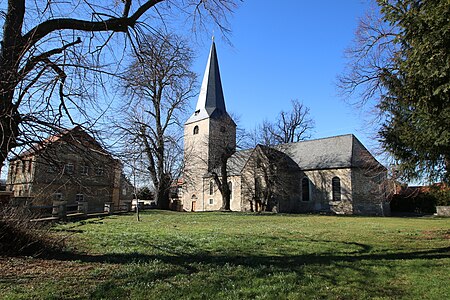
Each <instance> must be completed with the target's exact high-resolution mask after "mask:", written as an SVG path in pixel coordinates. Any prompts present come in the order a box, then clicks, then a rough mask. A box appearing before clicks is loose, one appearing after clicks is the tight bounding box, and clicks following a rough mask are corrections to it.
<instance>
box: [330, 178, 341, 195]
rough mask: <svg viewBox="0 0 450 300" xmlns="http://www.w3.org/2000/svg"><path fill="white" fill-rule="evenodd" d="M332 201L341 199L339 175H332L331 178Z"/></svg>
mask: <svg viewBox="0 0 450 300" xmlns="http://www.w3.org/2000/svg"><path fill="white" fill-rule="evenodd" d="M331 185H332V191H333V201H341V180H340V179H339V177H337V176H336V177H333V179H332V180H331Z"/></svg>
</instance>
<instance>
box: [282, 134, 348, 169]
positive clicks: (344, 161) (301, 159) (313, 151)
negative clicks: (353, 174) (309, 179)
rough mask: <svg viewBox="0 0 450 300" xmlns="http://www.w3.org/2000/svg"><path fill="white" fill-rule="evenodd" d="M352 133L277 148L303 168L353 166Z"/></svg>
mask: <svg viewBox="0 0 450 300" xmlns="http://www.w3.org/2000/svg"><path fill="white" fill-rule="evenodd" d="M355 140H356V138H355V137H354V136H353V135H352V134H348V135H341V136H334V137H329V138H322V139H317V140H309V141H301V142H297V143H290V144H282V145H279V146H276V147H275V148H276V149H278V150H280V151H281V152H283V153H285V154H287V155H288V156H289V157H291V158H292V159H293V160H294V161H295V162H296V163H297V164H298V166H299V167H300V168H301V169H302V170H316V169H331V168H348V167H352V166H353V144H354V142H355Z"/></svg>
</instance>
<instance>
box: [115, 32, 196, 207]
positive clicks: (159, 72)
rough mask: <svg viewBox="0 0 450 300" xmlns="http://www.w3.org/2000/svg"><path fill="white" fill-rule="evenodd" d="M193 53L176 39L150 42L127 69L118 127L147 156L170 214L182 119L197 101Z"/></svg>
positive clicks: (148, 38) (158, 38)
mask: <svg viewBox="0 0 450 300" xmlns="http://www.w3.org/2000/svg"><path fill="white" fill-rule="evenodd" d="M192 60H193V52H192V50H191V49H190V47H189V46H188V44H187V42H186V41H185V40H183V39H182V38H181V37H179V36H177V35H175V34H157V35H150V36H146V39H145V41H143V42H142V43H141V45H140V48H139V52H138V53H137V54H136V55H135V57H134V59H133V63H132V64H131V65H130V66H129V67H128V68H127V70H126V76H124V80H123V87H124V89H125V95H126V96H129V97H130V101H129V102H127V103H126V105H125V107H124V108H123V110H124V111H125V115H126V116H125V122H123V124H120V123H121V122H117V123H118V126H119V127H120V129H121V131H122V132H123V133H124V140H125V141H128V142H129V143H127V144H129V145H137V149H133V151H138V152H140V153H143V154H144V156H145V169H146V171H147V172H148V173H149V175H150V179H151V181H152V183H153V185H154V187H155V190H156V199H157V202H158V206H159V207H160V208H162V209H168V208H169V189H170V185H171V183H172V180H173V179H174V176H175V173H177V170H179V169H180V167H181V166H180V164H181V162H180V157H181V155H182V148H181V147H180V145H179V144H180V143H179V141H180V140H181V135H182V133H181V132H182V127H181V125H180V124H181V122H180V120H179V117H180V116H182V112H183V111H184V108H185V107H186V105H187V104H188V100H189V99H190V98H191V97H193V96H194V95H195V90H196V89H195V82H196V75H195V73H194V72H192V71H191V70H190V67H191V65H192Z"/></svg>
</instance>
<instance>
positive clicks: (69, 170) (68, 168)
mask: <svg viewBox="0 0 450 300" xmlns="http://www.w3.org/2000/svg"><path fill="white" fill-rule="evenodd" d="M74 168H75V167H74V165H73V164H72V163H67V164H66V165H65V166H64V174H69V175H70V174H73V170H74Z"/></svg>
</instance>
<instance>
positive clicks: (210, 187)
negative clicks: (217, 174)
mask: <svg viewBox="0 0 450 300" xmlns="http://www.w3.org/2000/svg"><path fill="white" fill-rule="evenodd" d="M209 194H210V195H212V194H214V183H213V182H212V181H210V182H209Z"/></svg>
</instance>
